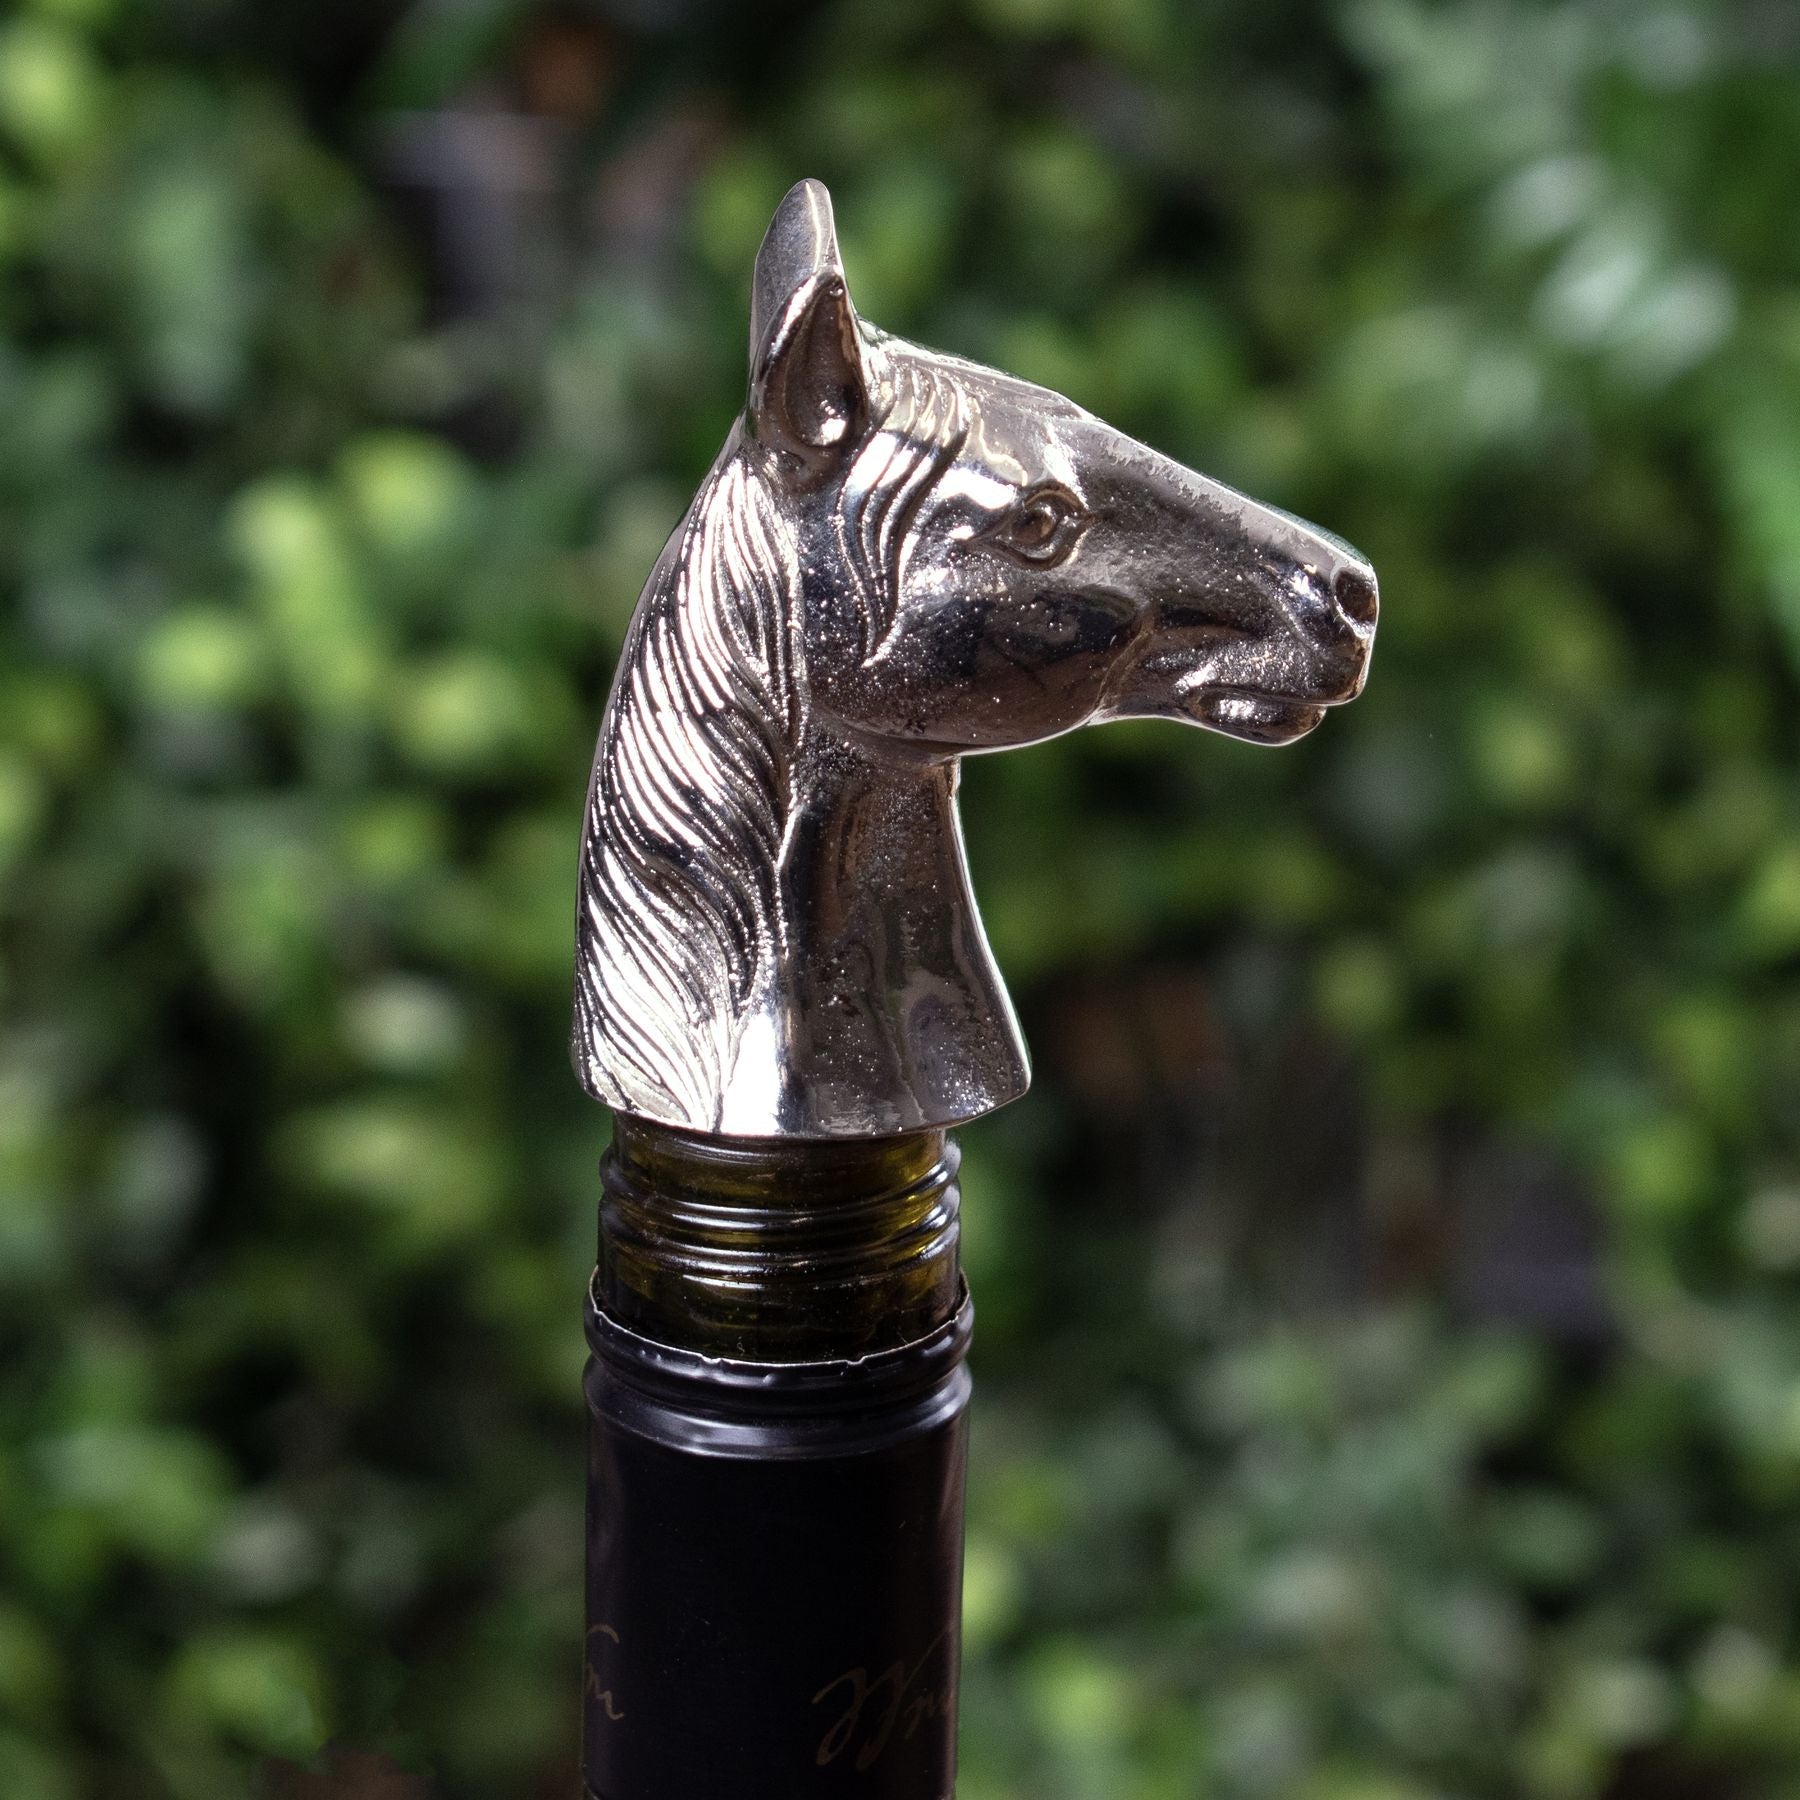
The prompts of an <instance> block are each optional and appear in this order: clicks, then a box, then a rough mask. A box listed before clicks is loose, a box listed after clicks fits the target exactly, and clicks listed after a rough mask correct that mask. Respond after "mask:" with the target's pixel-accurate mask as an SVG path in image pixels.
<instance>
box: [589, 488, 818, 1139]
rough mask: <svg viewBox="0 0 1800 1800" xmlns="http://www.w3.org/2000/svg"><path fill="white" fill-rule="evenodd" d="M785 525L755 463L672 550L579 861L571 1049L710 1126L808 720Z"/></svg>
mask: <svg viewBox="0 0 1800 1800" xmlns="http://www.w3.org/2000/svg"><path fill="white" fill-rule="evenodd" d="M797 586H798V570H797V563H796V556H795V549H794V542H793V530H792V527H791V525H790V524H789V523H788V522H787V520H786V519H784V517H783V515H782V513H781V511H780V509H779V506H778V504H777V502H776V500H775V498H774V497H773V496H772V495H771V494H770V493H769V492H768V489H767V487H766V486H765V484H764V483H763V481H762V480H761V479H760V478H759V477H758V476H757V474H756V473H755V471H754V470H753V468H752V467H751V466H750V465H749V463H748V461H747V460H746V458H744V457H743V456H742V455H738V456H735V457H733V458H732V459H731V460H729V461H727V462H725V463H724V464H723V465H722V466H721V467H720V468H719V469H717V470H716V471H715V472H714V474H713V475H712V477H711V478H710V479H709V480H708V482H707V484H706V486H705V487H704V488H703V489H702V490H701V492H700V494H699V496H698V497H697V498H696V500H695V502H694V505H693V508H692V510H691V511H690V513H689V515H688V519H687V522H686V524H685V526H684V528H683V531H682V537H681V542H680V545H679V547H678V548H677V550H676V554H675V555H674V556H673V557H672V558H670V557H667V556H665V559H664V562H663V564H662V565H661V566H660V567H659V568H658V570H657V572H656V574H654V575H653V576H652V577H651V589H650V590H649V591H647V592H646V594H645V596H644V598H643V600H642V601H641V602H640V604H639V612H638V617H637V621H636V623H635V626H634V628H633V630H632V633H631V635H630V638H629V639H628V641H627V643H626V647H625V655H624V660H623V664H622V666H621V671H620V674H619V678H618V681H617V684H616V686H615V688H614V692H613V697H612V702H611V704H610V706H609V707H608V709H607V714H606V721H605V724H604V725H603V727H602V730H601V736H600V746H599V751H598V753H597V755H596V757H595V761H594V773H593V779H592V782H591V784H590V787H589V793H588V809H587V829H586V831H585V833H584V834H583V840H582V856H581V891H580V937H581V954H580V955H579V956H578V958H577V970H576V987H575V1031H574V1046H573V1048H574V1055H575V1062H576V1067H577V1068H578V1069H579V1070H580V1071H581V1072H582V1074H583V1076H584V1078H585V1079H586V1081H587V1083H588V1085H589V1086H590V1087H598V1088H599V1089H600V1090H601V1091H605V1090H607V1089H609V1088H610V1089H612V1090H615V1091H616V1092H617V1093H618V1095H619V1097H620V1103H621V1104H623V1105H625V1106H626V1107H628V1108H629V1109H631V1110H634V1111H638V1112H643V1113H646V1114H649V1115H651V1116H656V1117H660V1116H668V1115H670V1114H671V1113H673V1114H674V1115H675V1116H679V1117H685V1118H690V1119H695V1120H708V1119H713V1118H715V1117H716V1116H717V1113H718V1108H719V1099H720V1095H721V1094H722V1092H723V1091H724V1087H725V1083H726V1080H727V1078H728V1077H729V1075H730V1073H731V1068H732V1063H733V1060H734V1058H735V1056H736V1053H737V1038H738V1025H739V1021H740V1020H741V1019H742V1018H743V1016H744V1014H745V1012H746V1010H747V1007H748V1003H749V1000H750V997H751V995H752V993H753V992H754V990H755V987H756V984H757V981H758V979H759V976H761V975H762V974H764V973H765V972H766V971H767V970H768V968H769V966H770V963H771V959H772V957H773V955H774V953H775V951H776V949H777V948H778V942H779V937H780V933H781V930H782V922H781V909H780V906H779V904H778V901H777V893H776V889H777V884H778V880H779V865H780V860H781V842H782V836H783V833H784V831H785V829H786V825H787V817H788V809H789V777H790V774H791V771H792V767H793V760H794V754H795V751H796V749H797V747H798V742H799V738H800V733H801V730H802V727H803V720H804V713H805V708H804V701H803V694H802V688H803V680H804V677H803V673H802V670H801V667H800V659H799V655H798V649H797V639H798V635H799V634H798V628H797V624H796V621H795V616H794V615H795V610H796V604H797V602H796V590H797Z"/></svg>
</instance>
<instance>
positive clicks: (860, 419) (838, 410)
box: [573, 181, 1376, 1138]
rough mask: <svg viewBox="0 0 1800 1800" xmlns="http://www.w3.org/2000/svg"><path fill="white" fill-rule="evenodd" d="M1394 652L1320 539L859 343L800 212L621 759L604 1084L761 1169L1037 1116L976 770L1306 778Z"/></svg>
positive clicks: (588, 872) (821, 238) (698, 503)
mask: <svg viewBox="0 0 1800 1800" xmlns="http://www.w3.org/2000/svg"><path fill="white" fill-rule="evenodd" d="M1375 615H1376V589H1375V576H1374V572H1373V571H1372V570H1371V569H1370V568H1369V566H1368V564H1367V563H1366V562H1365V561H1364V560H1363V559H1362V558H1361V557H1360V556H1358V555H1357V553H1356V552H1355V551H1354V550H1352V549H1351V548H1350V547H1349V546H1348V545H1347V544H1345V543H1343V542H1341V541H1340V540H1339V539H1337V538H1334V537H1332V536H1331V535H1330V534H1329V533H1326V532H1322V531H1320V530H1318V529H1317V528H1315V527H1314V526H1311V525H1307V524H1305V523H1303V522H1302V521H1301V520H1299V519H1295V518H1292V517H1290V516H1289V515H1287V514H1286V513H1282V512H1278V511H1276V510H1275V509H1274V508H1273V507H1268V506H1262V505H1259V504H1258V503H1257V502H1255V501H1253V500H1249V499H1246V498H1245V497H1244V496H1243V495H1242V494H1238V493H1235V492H1233V491H1232V490H1231V489H1230V488H1227V487H1224V486H1222V485H1221V484H1219V483H1218V482H1214V481H1210V480H1208V479H1207V478H1206V477H1204V476H1202V475H1197V474H1194V473H1193V472H1192V471H1190V470H1188V469H1185V468H1182V467H1181V466H1180V465H1179V464H1177V463H1174V462H1171V461H1170V460H1169V459H1168V458H1167V457H1165V456H1161V455H1159V454H1158V453H1157V452H1156V451H1154V450H1151V449H1149V448H1147V447H1146V446H1145V445H1143V444H1140V443H1136V442H1134V441H1133V440H1132V439H1130V438H1128V437H1126V436H1124V435H1123V434H1122V433H1120V432H1117V431H1115V430H1113V429H1112V428H1111V427H1110V426H1108V425H1106V424H1104V423H1102V422H1101V421H1100V420H1099V419H1097V418H1095V417H1093V416H1092V415H1091V414H1090V413H1087V412H1084V411H1083V410H1082V409H1081V408H1080V407H1078V406H1076V405H1074V404H1073V403H1072V402H1070V401H1068V400H1065V399H1063V398H1062V397H1061V396H1060V395H1057V394H1053V393H1050V392H1048V391H1047V390H1045V389H1043V388H1039V387H1034V386H1032V385H1031V384H1030V383H1028V382H1024V381H1019V380H1015V379H1014V378H1013V377H1011V376H1008V375H1003V374H1000V373H998V372H997V371H995V370H992V369H986V368H982V367H980V366H978V365H977V364H974V363H969V362H964V361H961V360H960V359H958V358H956V357H952V356H945V355H941V354H939V353H938V352H936V351H931V350H924V349H920V348H919V347H918V346H917V345H914V344H909V343H904V342H902V341H901V340H900V339H898V338H893V337H889V336H887V335H886V334H885V333H883V332H880V331H878V330H876V329H874V328H873V327H872V326H870V325H868V324H866V323H865V322H864V321H863V320H861V319H859V318H858V317H857V315H856V313H855V311H854V309H853V308H852V306H851V303H850V296H849V292H848V289H847V287H846V284H845V280H844V272H843V267H842V264H841V262H840V261H839V257H838V250H837V240H836V236H835V232H834V230H833V226H832V216H831V201H830V198H829V196H828V195H827V194H826V191H825V189H824V188H823V187H822V186H820V185H819V184H818V183H817V182H812V181H808V182H802V183H801V184H800V185H799V186H798V187H796V188H795V189H794V190H793V191H792V192H791V193H790V194H789V195H788V196H787V198H786V199H785V200H784V201H783V202H782V204H781V207H780V210H779V211H778V212H777V213H776V215H775V219H774V222H773V223H772V224H771V226H770V227H769V232H768V236H767V237H766V238H765V240H764V242H763V246H762V249H761V251H760V252H759V253H758V256H757V260H756V273H755V280H754V286H753V293H752V304H751V326H750V392H749V400H748V404H747V406H746V408H745V411H744V415H743V417H742V418H741V419H740V420H739V421H738V423H737V424H736V426H734V428H733V429H732V432H731V434H730V436H729V438H728V439H727V440H726V443H725V446H724V448H723V450H721V452H720V453H719V457H718V460H717V461H716V462H715V463H714V465H713V468H712V471H711V473H710V474H709V475H708V476H707V479H706V481H705V484H704V485H703V486H702V488H701V490H700V492H699V494H698V495H697V496H696V498H695V500H694V503H693V505H692V507H691V508H690V509H689V511H688V514H687V517H686V518H685V519H684V520H683V521H682V523H681V525H680V526H679V528H678V529H677V530H676V532H675V534H674V536H673V537H671V538H670V540H669V543H668V545H667V547H666V548H665V549H664V551H663V553H662V556H661V557H660V559H659V560H658V562H657V564H656V567H655V569H654V570H653V571H652V573H651V576H650V579H649V582H648V584H647V585H646V587H645V589H644V593H643V597H642V599H641V600H640V601H639V603H638V609H637V614H636V616H635V618H634V619H633V621H632V626H631V630H630V634H629V636H628V638H627V640H626V645H625V651H624V655H623V657H622V659H621V662H620V666H619V672H618V676H617V678H616V681H615V683H614V687H613V692H612V698H611V701H610V702H609V704H608V706H607V710H606V716H605V719H604V721H603V723H602V725H601V728H600V741H599V748H598V751H597V753H596V756H595V761H594V774H593V781H592V785H591V787H590V789H589V796H588V808H587V822H586V831H585V834H584V838H583V844H582V856H581V884H580V900H579V906H578V914H577V935H578V949H577V966H576V987H575V1027H574V1039H573V1053H574V1060H575V1067H576V1070H577V1072H578V1073H579V1075H580V1077H581V1079H582V1082H583V1084H584V1085H585V1086H586V1088H587V1089H588V1091H589V1092H590V1093H591V1094H593V1095H594V1096H595V1098H597V1099H599V1100H603V1101H605V1102H607V1103H608V1104H609V1105H612V1106H614V1107H618V1108H620V1109H622V1110H624V1111H626V1112H628V1113H633V1114H636V1115H639V1116H641V1117H643V1118H646V1119H652V1120H658V1121H661V1122H663V1123H666V1124H671V1125H680V1126H686V1127H689V1128H691V1129H694V1130H699V1131H707V1132H713V1133H717V1134H721V1135H725V1136H740V1137H803V1138H806V1137H811V1138H828V1137H866V1136H877V1135H884V1134H887V1133H892V1132H900V1131H908V1130H913V1129H917V1128H920V1127H925V1126H939V1125H952V1124H955V1123H957V1122H959V1121H961V1120H964V1119H970V1118H974V1117H975V1116H976V1115H977V1114H980V1113H984V1112H987V1111H989V1110H990V1109H991V1108H993V1107H996V1106H999V1105H1001V1104H1003V1103H1004V1102H1005V1101H1008V1100H1011V1099H1014V1098H1016V1097H1017V1096H1018V1095H1019V1094H1020V1093H1022V1092H1023V1091H1024V1089H1025V1086H1026V1083H1027V1080H1028V1075H1029V1071H1028V1067H1027V1063H1026V1056H1025V1045H1024V1042H1023V1040H1022V1039H1021V1037H1020V1035H1019V1028H1018V1024H1017V1021H1016V1020H1015V1018H1014V1016H1013V1010H1012V1006H1011V1003H1010V1002H1009V1001H1008V999H1007V995H1006V989H1005V987H1004V986H1003V985H1002V983H1001V980H1000V975H999V971H998V970H997V969H996V968H995V966H994V961H993V957H992V955H991V953H990V952H989V950H988V946H987V941H986V938H985V936H984V935H983V932H982V928H981V921H980V918H979V917H978V915H977V913H976V910H975V899H974V895H973V894H972V893H971V891H970V887H969V876H968V870H967V868H966V866H965V863H964V858H963V849H962V837H961V829H960V826H959V823H958V819H957V812H956V783H957V771H958V759H959V758H960V757H962V756H964V755H966V754H968V753H970V752H973V751H986V750H1006V749H1011V748H1013V747H1014V746H1017V745H1023V744H1034V743H1038V742H1041V741H1042V740H1043V739H1045V738H1049V737H1054V736H1056V735H1057V734H1058V733H1060V732H1064V731H1071V730H1073V729H1074V728H1075V727H1076V726H1078V725H1091V724H1096V723H1102V722H1104V721H1106V720H1108V719H1122V718H1145V717H1155V718H1167V719H1175V720H1180V721H1185V722H1186V723H1189V724H1195V725H1202V726H1205V727H1207V728H1209V729H1210V730H1213V731H1220V732H1225V733H1227V734H1229V735H1231V736H1234V737H1241V738H1250V739H1254V740H1255V741H1257V742H1260V743H1269V744H1279V743H1287V742H1289V741H1291V740H1292V739H1294V738H1297V737H1300V736H1302V735H1303V734H1304V733H1306V732H1308V731H1310V730H1311V729H1312V728H1313V727H1314V726H1315V725H1316V724H1318V722H1319V720H1320V718H1321V717H1322V716H1323V712H1324V709H1325V708H1326V707H1328V706H1335V705H1337V704H1339V703H1340V702H1342V701H1345V700H1349V699H1352V698H1354V697H1355V695H1356V694H1357V693H1358V692H1359V691H1360V689H1361V687H1362V684H1363V678H1364V675H1365V673H1366V672H1367V669H1368V663H1369V651H1370V646H1371V643H1372V641H1373V637H1374V631H1375ZM1045 904H1046V905H1054V904H1055V900H1054V896H1050V895H1046V896H1045Z"/></svg>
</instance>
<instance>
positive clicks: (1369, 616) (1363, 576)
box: [1331, 569, 1381, 625]
mask: <svg viewBox="0 0 1800 1800" xmlns="http://www.w3.org/2000/svg"><path fill="white" fill-rule="evenodd" d="M1331 591H1332V593H1333V594H1334V595H1335V596H1336V598H1337V603H1338V605H1339V607H1341V608H1342V609H1343V613H1344V616H1345V617H1346V618H1347V619H1349V621H1350V622H1351V624H1353V625H1373V624H1374V623H1375V615H1376V614H1377V613H1378V612H1379V611H1380V610H1381V603H1380V600H1379V598H1378V597H1377V595H1376V591H1375V577H1374V576H1373V575H1372V574H1370V573H1367V572H1365V571H1364V570H1362V569H1339V570H1338V572H1337V576H1336V578H1335V579H1334V580H1333V582H1332V584H1331Z"/></svg>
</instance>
